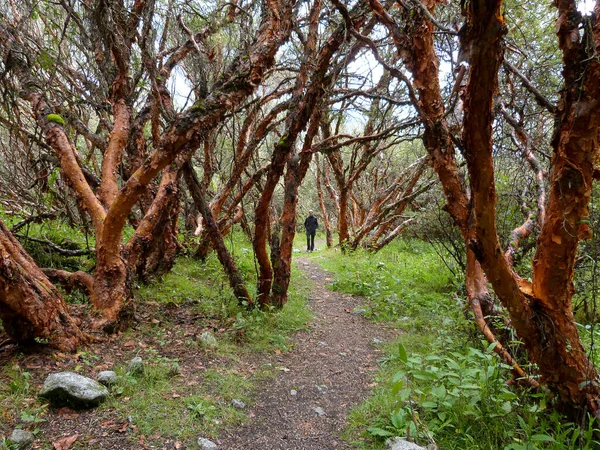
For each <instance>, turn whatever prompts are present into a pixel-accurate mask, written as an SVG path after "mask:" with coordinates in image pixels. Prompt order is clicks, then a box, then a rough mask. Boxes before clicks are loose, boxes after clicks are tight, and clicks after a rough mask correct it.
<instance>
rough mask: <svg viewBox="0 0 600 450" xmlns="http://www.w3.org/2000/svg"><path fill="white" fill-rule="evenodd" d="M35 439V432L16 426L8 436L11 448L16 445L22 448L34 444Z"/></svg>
mask: <svg viewBox="0 0 600 450" xmlns="http://www.w3.org/2000/svg"><path fill="white" fill-rule="evenodd" d="M34 439H35V438H34V436H33V433H30V432H29V431H25V430H20V429H19V428H16V429H15V430H14V431H13V432H12V434H11V435H10V437H9V438H8V442H9V443H10V445H11V448H12V447H15V448H18V449H21V448H25V447H27V446H28V445H31V444H33V441H34Z"/></svg>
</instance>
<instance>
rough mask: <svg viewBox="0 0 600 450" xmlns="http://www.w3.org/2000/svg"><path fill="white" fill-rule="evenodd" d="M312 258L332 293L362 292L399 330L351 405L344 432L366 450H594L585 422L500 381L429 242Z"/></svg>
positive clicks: (502, 373)
mask: <svg viewBox="0 0 600 450" xmlns="http://www.w3.org/2000/svg"><path fill="white" fill-rule="evenodd" d="M314 257H315V258H317V259H318V260H319V262H320V263H321V264H322V266H323V267H324V268H326V269H328V270H330V271H331V272H333V273H334V274H335V281H334V283H333V285H332V288H333V289H334V290H339V291H343V292H346V293H352V294H356V295H361V296H364V297H365V299H366V305H365V307H364V310H363V311H362V313H363V315H365V316H367V317H370V318H372V319H373V320H377V321H389V322H393V323H394V325H395V326H397V327H399V328H400V329H401V330H402V333H401V336H400V338H399V339H398V341H396V342H392V343H388V344H386V345H385V350H386V353H387V356H386V357H385V358H384V359H383V360H382V361H381V369H380V371H379V373H378V375H377V382H378V386H377V387H376V388H375V390H374V393H373V395H372V396H371V397H370V398H369V399H368V400H367V401H366V402H364V403H363V404H362V405H360V406H359V407H357V408H355V409H354V410H353V411H352V413H351V415H350V420H349V425H348V426H347V429H346V437H347V439H349V440H351V441H353V442H354V443H356V444H357V445H359V446H360V447H361V448H365V449H372V448H383V446H384V445H383V442H384V440H385V439H387V438H389V437H392V436H408V437H409V438H410V439H412V440H415V441H417V442H419V443H421V444H429V443H435V444H437V446H438V448H440V449H442V450H450V449H456V450H471V449H472V450H475V449H489V450H496V449H504V450H534V449H555V450H558V449H594V448H600V441H598V440H595V439H597V438H595V433H597V430H595V429H594V428H595V425H594V423H589V422H586V423H583V424H579V425H581V427H580V426H579V425H575V424H572V423H569V422H568V421H566V420H565V419H564V417H562V416H561V415H560V414H559V413H557V412H555V411H554V410H553V409H552V408H551V399H550V398H548V397H547V395H546V394H544V393H540V392H533V391H530V390H526V389H524V388H518V387H514V386H509V385H508V384H507V382H508V381H509V380H510V379H511V374H510V372H509V369H510V368H509V367H508V366H506V365H504V364H502V363H501V362H500V361H499V359H498V358H497V357H496V355H495V354H494V353H493V347H492V346H490V345H488V344H487V343H486V342H483V341H482V340H481V337H480V334H479V333H478V331H477V330H476V329H475V327H474V325H473V322H472V321H470V317H469V316H470V314H469V313H466V312H465V309H464V296H463V293H462V289H461V285H462V284H461V280H457V279H454V278H453V276H452V274H451V272H450V270H448V268H447V267H446V266H445V265H444V263H443V262H442V260H441V259H440V257H439V256H438V255H436V254H435V252H434V251H433V249H432V248H431V246H429V245H428V244H426V243H423V242H421V241H417V240H401V241H397V242H394V243H392V244H391V245H389V246H388V247H386V248H385V249H383V250H382V251H381V252H379V253H376V254H372V253H367V252H363V251H357V252H353V253H348V254H342V253H341V252H339V251H328V252H327V253H326V254H324V255H319V256H314ZM465 315H467V317H468V318H467V320H466V319H465Z"/></svg>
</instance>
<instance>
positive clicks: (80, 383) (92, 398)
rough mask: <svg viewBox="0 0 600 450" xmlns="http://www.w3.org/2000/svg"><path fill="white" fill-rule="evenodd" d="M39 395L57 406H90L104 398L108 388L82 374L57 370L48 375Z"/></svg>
mask: <svg viewBox="0 0 600 450" xmlns="http://www.w3.org/2000/svg"><path fill="white" fill-rule="evenodd" d="M39 396H40V397H42V398H47V399H48V400H50V403H51V404H52V405H53V406H57V407H61V406H71V407H73V408H92V407H94V406H98V405H99V404H100V403H102V402H103V401H104V400H106V397H107V396H108V389H106V388H105V387H104V386H102V385H101V384H100V383H98V382H97V381H94V380H92V379H91V378H87V377H84V376H83V375H79V374H76V373H73V372H58V373H52V374H50V375H48V378H46V381H44V386H43V387H42V390H41V391H40V393H39Z"/></svg>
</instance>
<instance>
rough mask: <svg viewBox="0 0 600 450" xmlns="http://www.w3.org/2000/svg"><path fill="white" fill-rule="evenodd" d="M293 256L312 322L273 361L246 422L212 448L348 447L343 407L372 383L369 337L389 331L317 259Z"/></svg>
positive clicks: (375, 352) (374, 349) (376, 353)
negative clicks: (336, 287)
mask: <svg viewBox="0 0 600 450" xmlns="http://www.w3.org/2000/svg"><path fill="white" fill-rule="evenodd" d="M297 262H298V266H299V267H300V269H302V270H303V271H304V272H305V273H306V275H307V276H308V277H309V278H311V279H312V281H313V282H314V290H313V292H312V295H311V301H310V307H311V309H312V310H313V312H314V314H315V318H314V321H313V323H312V325H311V329H310V330H309V331H308V332H301V333H298V334H297V335H296V338H295V347H294V349H293V350H292V351H291V352H289V353H287V354H285V355H281V356H279V357H277V358H275V359H274V360H273V361H272V362H273V364H275V365H276V366H277V367H279V368H280V371H279V374H278V375H277V376H276V377H275V379H273V380H271V381H270V383H269V385H268V386H265V387H264V390H262V392H260V393H259V394H258V398H257V399H256V403H255V404H254V406H253V407H252V408H251V410H250V414H251V417H252V419H251V420H250V423H249V424H248V425H246V426H244V427H241V428H239V429H237V430H234V431H233V432H232V433H231V434H230V435H227V436H224V437H223V438H222V439H220V440H219V444H220V445H219V448H223V449H232V450H233V449H257V450H258V449H261V450H263V449H264V450H276V449H286V450H287V449H298V450H312V449H315V450H316V449H320V450H322V449H345V448H351V447H349V446H348V444H347V443H346V442H344V441H341V440H340V437H339V436H340V433H341V431H342V429H343V427H344V425H345V423H346V417H347V414H348V411H349V410H350V408H351V407H352V406H354V405H356V404H357V403H359V402H360V401H361V400H362V399H364V398H365V397H366V396H367V395H368V394H369V391H370V390H371V388H372V387H373V384H372V383H373V372H374V371H375V370H377V359H378V358H380V357H381V356H382V353H381V352H380V350H379V349H378V345H377V344H376V343H374V342H373V340H374V339H379V340H387V339H390V338H391V336H390V333H391V332H390V331H389V330H387V329H385V328H383V326H381V325H378V324H375V323H372V322H368V321H367V320H365V319H364V318H363V317H361V316H360V315H359V314H356V313H352V311H353V309H354V308H356V307H358V306H360V305H361V303H362V302H361V299H358V298H354V297H351V296H349V295H344V294H340V293H337V292H332V291H330V290H328V289H327V288H326V285H327V284H329V283H331V282H332V281H333V277H332V275H331V274H329V273H327V272H325V271H323V270H322V269H320V268H319V267H318V265H317V264H316V262H314V261H313V260H311V259H309V258H306V257H300V258H298V259H297ZM375 342H377V341H375Z"/></svg>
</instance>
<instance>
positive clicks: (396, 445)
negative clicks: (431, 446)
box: [385, 437, 428, 450]
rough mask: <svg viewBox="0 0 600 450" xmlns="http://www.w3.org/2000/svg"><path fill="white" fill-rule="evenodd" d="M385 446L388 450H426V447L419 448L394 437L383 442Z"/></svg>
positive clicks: (403, 439)
mask: <svg viewBox="0 0 600 450" xmlns="http://www.w3.org/2000/svg"><path fill="white" fill-rule="evenodd" d="M385 445H386V447H387V448H389V449H390V450H428V448H427V447H421V446H420V445H417V444H415V443H414V442H409V441H407V440H406V439H405V438H403V437H395V438H393V439H388V440H387V441H385Z"/></svg>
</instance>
